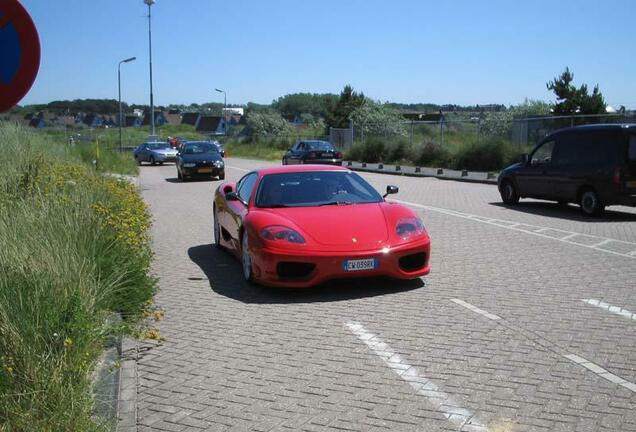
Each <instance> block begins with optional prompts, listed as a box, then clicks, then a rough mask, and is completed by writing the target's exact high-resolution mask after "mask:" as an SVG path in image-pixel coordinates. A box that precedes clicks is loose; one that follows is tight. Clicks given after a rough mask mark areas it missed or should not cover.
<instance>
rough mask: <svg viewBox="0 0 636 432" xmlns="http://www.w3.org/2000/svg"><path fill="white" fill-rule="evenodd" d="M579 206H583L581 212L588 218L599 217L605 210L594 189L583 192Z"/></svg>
mask: <svg viewBox="0 0 636 432" xmlns="http://www.w3.org/2000/svg"><path fill="white" fill-rule="evenodd" d="M579 204H580V205H581V211H582V212H583V213H584V214H585V215H587V216H597V215H599V214H601V213H603V210H605V206H604V205H603V203H601V200H600V198H599V197H598V194H597V193H596V192H595V191H594V189H585V190H583V192H582V193H581V199H580V201H579Z"/></svg>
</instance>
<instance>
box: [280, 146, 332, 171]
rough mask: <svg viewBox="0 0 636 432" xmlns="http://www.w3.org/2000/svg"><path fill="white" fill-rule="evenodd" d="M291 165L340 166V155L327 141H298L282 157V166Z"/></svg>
mask: <svg viewBox="0 0 636 432" xmlns="http://www.w3.org/2000/svg"><path fill="white" fill-rule="evenodd" d="M292 164H329V165H342V153H340V152H339V151H338V150H336V148H335V147H334V146H333V145H332V144H331V143H329V142H327V141H318V140H305V141H299V142H297V143H296V144H295V145H294V146H293V147H292V148H290V149H289V150H288V151H287V153H285V156H283V165H292Z"/></svg>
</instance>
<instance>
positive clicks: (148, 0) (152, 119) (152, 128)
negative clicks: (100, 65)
mask: <svg viewBox="0 0 636 432" xmlns="http://www.w3.org/2000/svg"><path fill="white" fill-rule="evenodd" d="M144 3H145V4H147V5H148V53H149V65H150V134H151V135H152V136H154V135H155V105H154V101H153V99H152V25H151V19H150V18H151V14H150V6H152V5H153V4H155V0H144Z"/></svg>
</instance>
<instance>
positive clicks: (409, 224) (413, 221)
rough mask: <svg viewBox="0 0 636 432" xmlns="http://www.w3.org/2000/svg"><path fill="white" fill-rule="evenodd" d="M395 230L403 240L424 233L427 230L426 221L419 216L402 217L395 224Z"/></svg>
mask: <svg viewBox="0 0 636 432" xmlns="http://www.w3.org/2000/svg"><path fill="white" fill-rule="evenodd" d="M395 232H396V234H397V235H398V237H400V238H401V239H402V240H406V239H408V238H411V237H416V236H419V235H422V234H424V233H425V232H426V228H425V227H424V223H423V222H422V221H421V220H420V218H417V217H410V218H403V219H400V220H399V221H398V223H397V225H396V226H395Z"/></svg>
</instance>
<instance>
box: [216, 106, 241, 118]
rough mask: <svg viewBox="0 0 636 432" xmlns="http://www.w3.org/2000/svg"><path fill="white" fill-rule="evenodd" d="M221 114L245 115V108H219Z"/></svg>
mask: <svg viewBox="0 0 636 432" xmlns="http://www.w3.org/2000/svg"><path fill="white" fill-rule="evenodd" d="M221 114H223V115H228V116H229V115H233V114H238V115H241V116H244V115H245V109H244V108H238V107H227V108H221Z"/></svg>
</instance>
